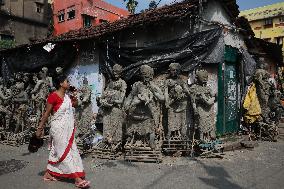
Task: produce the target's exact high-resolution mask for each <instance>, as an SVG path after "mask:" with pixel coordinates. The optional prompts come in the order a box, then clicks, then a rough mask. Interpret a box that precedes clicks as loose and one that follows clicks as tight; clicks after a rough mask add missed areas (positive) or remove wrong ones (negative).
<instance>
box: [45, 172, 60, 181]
mask: <svg viewBox="0 0 284 189" xmlns="http://www.w3.org/2000/svg"><path fill="white" fill-rule="evenodd" d="M43 180H44V181H57V179H56V178H55V177H53V176H51V175H50V174H49V172H47V171H46V173H45V174H44V176H43Z"/></svg>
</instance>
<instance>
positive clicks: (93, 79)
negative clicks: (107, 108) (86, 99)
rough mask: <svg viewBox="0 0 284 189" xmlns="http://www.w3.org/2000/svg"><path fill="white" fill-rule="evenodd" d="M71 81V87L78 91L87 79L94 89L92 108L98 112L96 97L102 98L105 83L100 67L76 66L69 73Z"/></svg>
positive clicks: (93, 65) (95, 65) (96, 65)
mask: <svg viewBox="0 0 284 189" xmlns="http://www.w3.org/2000/svg"><path fill="white" fill-rule="evenodd" d="M68 75H69V81H70V85H72V86H74V87H76V88H77V89H78V88H80V87H81V86H82V85H83V80H84V78H87V80H88V84H89V86H90V88H91V89H92V97H91V100H92V106H93V112H94V113H97V112H98V107H97V103H96V97H97V96H101V93H102V88H103V81H102V75H101V74H100V73H99V65H98V64H92V65H84V66H76V67H74V68H72V69H71V70H70V71H69V74H68Z"/></svg>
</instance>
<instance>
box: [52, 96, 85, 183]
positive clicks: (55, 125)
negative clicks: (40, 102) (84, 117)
mask: <svg viewBox="0 0 284 189" xmlns="http://www.w3.org/2000/svg"><path fill="white" fill-rule="evenodd" d="M50 124H51V128H50V137H51V141H52V142H51V150H50V154H49V159H48V165H47V171H48V172H49V173H50V174H51V175H52V176H56V177H64V178H76V177H85V173H84V169H83V164H82V159H81V157H80V154H79V151H78V149H77V145H76V142H75V140H74V138H75V126H74V115H73V110H72V103H71V99H70V98H69V97H68V95H65V97H64V100H63V103H62V104H61V106H60V108H59V109H58V110H57V112H55V114H54V115H53V116H52V117H51V122H50Z"/></svg>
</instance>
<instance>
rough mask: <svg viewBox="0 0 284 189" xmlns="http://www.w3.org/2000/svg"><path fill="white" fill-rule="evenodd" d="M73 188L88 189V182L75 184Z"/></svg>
mask: <svg viewBox="0 0 284 189" xmlns="http://www.w3.org/2000/svg"><path fill="white" fill-rule="evenodd" d="M75 186H76V187H77V188H89V187H90V181H86V180H83V181H82V182H79V183H75Z"/></svg>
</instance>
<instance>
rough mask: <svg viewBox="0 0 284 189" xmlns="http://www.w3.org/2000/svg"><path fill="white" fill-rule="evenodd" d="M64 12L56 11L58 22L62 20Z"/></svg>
mask: <svg viewBox="0 0 284 189" xmlns="http://www.w3.org/2000/svg"><path fill="white" fill-rule="evenodd" d="M64 16H65V13H64V10H61V11H58V14H57V17H58V22H64V20H65V18H64Z"/></svg>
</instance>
